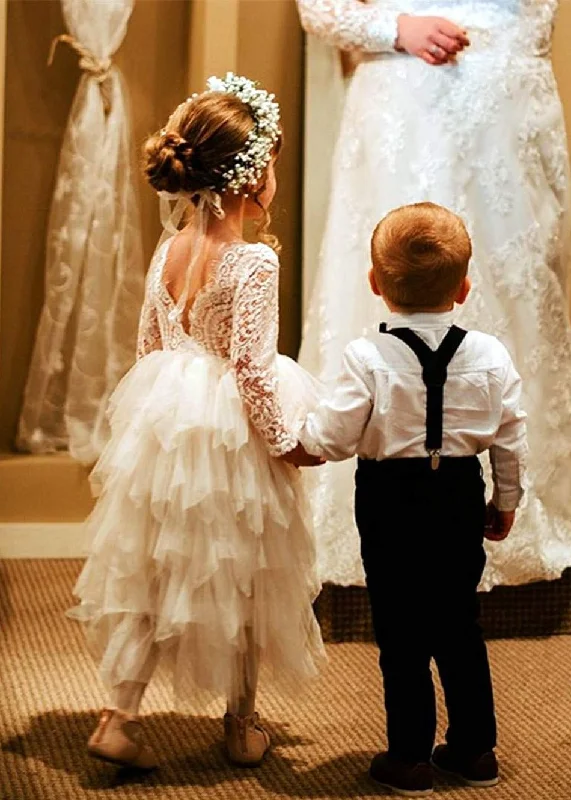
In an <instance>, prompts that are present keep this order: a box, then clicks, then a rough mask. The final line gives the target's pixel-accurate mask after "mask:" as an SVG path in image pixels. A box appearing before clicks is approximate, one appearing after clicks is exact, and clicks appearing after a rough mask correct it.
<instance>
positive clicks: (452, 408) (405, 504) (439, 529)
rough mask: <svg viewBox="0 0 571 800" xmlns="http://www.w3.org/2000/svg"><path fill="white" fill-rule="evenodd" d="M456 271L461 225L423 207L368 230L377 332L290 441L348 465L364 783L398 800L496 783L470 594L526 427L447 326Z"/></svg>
mask: <svg viewBox="0 0 571 800" xmlns="http://www.w3.org/2000/svg"><path fill="white" fill-rule="evenodd" d="M470 257H471V244H470V238H469V236H468V233H467V232H466V228H465V227H464V224H463V223H462V221H461V220H460V219H459V218H458V217H457V216H456V215H455V214H452V213H451V212H450V211H447V210H446V209H444V208H441V207H439V206H436V205H433V204H432V203H420V204H417V205H413V206H406V207H403V208H399V209H396V210H395V211H392V212H391V213H390V214H389V215H388V216H387V217H385V219H383V220H382V221H381V222H380V223H379V225H378V226H377V228H376V230H375V233H374V235H373V240H372V261H373V267H372V269H371V272H370V274H369V279H370V284H371V288H372V290H373V292H374V293H375V294H377V295H380V296H381V297H382V298H383V299H384V301H385V303H386V304H387V306H388V308H389V310H390V311H391V312H392V314H391V316H390V319H389V322H388V324H387V325H381V327H380V331H379V333H378V334H377V335H376V336H374V337H371V338H369V339H359V340H357V341H354V342H352V343H351V344H349V346H348V347H347V349H346V350H345V355H344V368H343V372H342V375H341V377H340V378H339V381H338V385H337V387H336V390H335V391H334V393H333V395H332V397H331V398H330V399H329V400H327V401H324V402H322V403H321V405H320V406H319V408H318V409H317V410H316V411H315V412H314V413H312V414H310V415H309V416H308V418H307V420H306V421H305V424H304V427H303V429H302V431H301V433H300V441H301V443H302V444H303V446H304V447H305V449H306V450H307V451H308V452H309V453H311V454H313V455H315V456H319V457H322V458H324V459H328V460H334V461H340V460H342V459H346V458H350V457H351V456H353V455H355V453H357V454H358V456H359V462H358V468H357V474H356V494H355V515H356V520H357V527H358V529H359V535H360V537H361V553H362V557H363V564H364V568H365V573H366V578H367V588H368V592H369V596H370V600H371V608H372V614H373V623H374V628H375V635H376V640H377V643H378V645H379V648H380V651H381V656H380V665H381V670H382V674H383V681H384V690H385V706H386V712H387V736H388V753H380V754H379V755H377V756H376V757H375V758H374V759H373V761H372V763H371V771H370V774H371V776H372V778H374V779H375V780H376V781H378V782H379V783H380V784H382V785H383V786H385V787H388V788H391V789H393V790H394V791H396V792H397V793H400V794H403V795H407V796H422V795H425V794H429V793H430V792H431V791H432V787H433V776H432V768H431V765H432V766H433V767H435V768H436V769H438V770H441V771H442V772H446V773H450V774H453V775H455V776H457V777H458V778H460V779H461V780H462V781H463V782H464V783H466V784H468V785H470V786H480V787H484V786H492V785H494V784H496V783H497V782H498V766H497V761H496V757H495V755H494V747H495V745H496V723H495V717H494V704H493V697H492V686H491V679H490V670H489V665H488V657H487V652H486V646H485V644H484V641H483V637H482V633H481V630H480V627H479V625H478V615H479V608H478V598H477V587H478V584H479V581H480V579H481V576H482V572H483V569H484V563H485V553H484V549H483V539H484V537H486V538H488V539H491V540H494V541H500V540H501V539H504V538H505V537H506V536H507V535H508V533H509V530H510V528H511V526H512V524H513V520H514V512H515V509H516V507H517V506H518V503H519V501H520V499H521V496H522V492H523V490H522V473H523V465H524V459H525V452H526V433H525V421H524V420H525V414H524V412H523V411H522V410H521V408H520V392H521V380H520V377H519V375H518V374H517V373H516V371H515V368H514V366H513V364H512V361H511V358H510V356H509V355H508V352H507V350H506V349H505V347H504V346H503V345H502V344H500V342H499V341H498V340H497V339H495V338H494V337H492V336H488V335H486V334H484V333H479V332H476V331H470V332H469V333H466V332H465V331H463V330H461V329H459V328H457V327H456V326H454V325H453V321H452V311H453V308H454V304H455V303H458V304H461V303H463V302H464V301H465V299H466V297H467V295H468V292H469V291H470V281H469V279H468V277H467V272H468V263H469V260H470ZM485 450H489V453H490V459H491V464H492V473H493V480H494V494H493V497H492V500H491V502H490V503H489V504H488V506H487V508H486V503H485V497H484V490H485V487H484V482H483V479H482V470H481V467H480V463H479V460H478V458H477V454H478V453H482V452H483V451H485ZM431 659H434V661H435V662H436V665H437V667H438V670H439V673H440V679H441V682H442V686H443V689H444V694H445V698H446V706H447V709H448V722H449V727H448V732H447V736H446V740H447V744H443V745H439V746H438V747H436V749H435V750H433V747H434V737H435V729H436V708H435V698H434V687H433V683H432V678H431V671H430V662H431Z"/></svg>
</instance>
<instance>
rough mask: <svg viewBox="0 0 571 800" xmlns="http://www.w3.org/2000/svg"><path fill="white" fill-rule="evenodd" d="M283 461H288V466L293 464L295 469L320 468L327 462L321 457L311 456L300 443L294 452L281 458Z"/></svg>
mask: <svg viewBox="0 0 571 800" xmlns="http://www.w3.org/2000/svg"><path fill="white" fill-rule="evenodd" d="M280 458H281V460H282V461H287V462H288V464H293V465H294V467H320V466H321V465H322V464H325V460H324V459H323V458H320V457H319V456H312V455H310V454H309V453H308V452H307V450H306V449H305V447H304V446H303V445H302V444H301V443H300V442H298V443H297V445H296V447H294V449H293V450H290V451H289V453H285V454H284V455H283V456H280Z"/></svg>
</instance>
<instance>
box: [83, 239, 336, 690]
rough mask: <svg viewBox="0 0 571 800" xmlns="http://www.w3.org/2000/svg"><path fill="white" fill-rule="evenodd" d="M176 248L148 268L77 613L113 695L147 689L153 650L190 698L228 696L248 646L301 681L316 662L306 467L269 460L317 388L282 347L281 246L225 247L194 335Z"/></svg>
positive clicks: (201, 299)
mask: <svg viewBox="0 0 571 800" xmlns="http://www.w3.org/2000/svg"><path fill="white" fill-rule="evenodd" d="M171 241H172V239H171V240H169V241H167V242H166V243H165V245H163V247H162V249H161V250H159V252H158V254H157V256H156V257H155V259H154V263H153V264H152V265H151V268H150V271H149V276H148V279H147V291H146V297H145V303H144V307H143V313H142V317H141V326H140V334H139V353H138V355H139V360H138V361H137V363H136V364H135V366H134V367H133V368H132V369H131V371H130V372H129V373H128V374H127V375H126V377H125V378H124V379H123V381H122V382H121V384H120V385H119V387H118V388H117V390H116V392H115V394H114V395H113V397H112V400H111V404H110V412H109V413H110V423H111V439H110V442H109V444H108V446H107V447H106V449H105V450H104V452H103V454H102V456H101V458H100V460H99V462H98V464H97V466H96V467H95V470H94V472H93V474H92V484H93V486H94V488H95V490H96V493H97V494H99V499H98V501H97V504H96V507H95V509H94V511H93V513H92V515H91V517H90V519H89V522H88V530H89V535H90V540H91V541H90V551H89V557H88V559H87V562H86V564H85V566H84V569H83V571H82V573H81V575H80V577H79V579H78V581H77V584H76V586H75V590H74V594H75V595H76V596H77V597H78V598H79V600H80V605H79V606H77V607H76V608H75V609H73V610H72V612H70V613H71V615H72V616H73V617H75V618H78V619H80V620H82V621H84V622H86V623H87V624H88V637H89V641H90V644H91V646H92V648H93V650H94V653H95V655H96V657H98V658H99V659H100V662H101V663H100V671H101V675H102V678H103V680H104V682H105V684H106V685H107V686H108V687H114V686H116V685H117V684H119V683H121V682H122V681H142V682H147V681H148V680H149V678H150V674H149V669H150V668H149V665H150V664H151V663H154V660H153V658H152V657H151V651H152V650H153V648H154V649H155V650H156V649H157V645H158V646H159V649H160V652H161V653H162V654H164V655H165V656H166V657H167V658H168V660H169V661H170V665H171V667H172V668H173V670H174V687H175V691H176V692H177V694H178V696H179V697H181V698H182V699H187V697H188V696H189V695H192V697H193V698H196V697H199V696H200V694H201V693H202V692H203V691H206V692H207V693H208V695H209V696H210V695H211V694H215V695H226V696H227V697H228V696H235V691H236V689H237V687H239V684H240V681H241V680H243V675H239V674H236V670H237V669H239V666H237V665H240V663H241V660H240V654H243V653H244V652H245V651H246V647H247V643H248V642H251V641H252V637H253V641H254V642H255V643H256V644H257V646H258V647H259V650H260V655H261V660H262V662H263V663H265V664H266V665H267V666H269V667H271V668H273V670H274V671H275V673H277V674H278V675H279V676H284V677H287V676H288V675H289V676H290V677H291V676H292V675H293V676H294V677H295V680H296V682H297V683H298V684H299V681H301V680H303V679H306V678H311V677H313V676H315V674H316V672H317V669H318V664H319V661H320V660H321V658H322V656H323V650H322V642H321V636H320V632H319V628H318V625H317V622H316V620H315V618H314V615H313V611H312V601H313V599H314V598H315V597H316V595H317V593H318V591H319V583H318V581H317V579H316V571H315V547H314V542H313V538H312V535H311V532H310V528H309V527H308V517H309V514H308V506H307V503H306V500H305V497H304V494H303V491H302V485H301V476H300V472H299V470H296V469H295V468H294V467H292V466H290V465H288V464H286V463H285V462H284V461H280V460H278V459H277V458H275V457H276V456H279V455H281V454H282V453H284V452H287V451H288V450H289V449H291V448H292V447H293V446H294V445H295V444H296V442H297V440H296V438H295V437H294V436H293V435H292V433H291V430H292V429H293V427H294V425H295V424H297V422H298V418H299V416H300V415H303V414H305V413H306V412H307V410H308V408H309V407H313V406H314V405H315V403H316V392H317V386H316V382H315V381H313V379H312V378H311V377H310V376H309V375H307V374H306V373H304V371H303V370H302V369H301V368H300V367H299V366H298V365H297V364H296V363H295V362H293V361H291V360H290V359H287V358H286V357H284V356H279V355H277V352H276V343H277V332H278V269H279V264H278V261H277V258H276V256H275V254H274V253H273V251H271V250H270V249H269V248H267V247H266V246H264V245H247V244H233V245H230V246H228V247H227V248H226V249H225V250H224V251H223V253H222V255H221V256H220V258H219V259H218V262H217V264H216V265H215V268H214V269H213V272H212V274H211V278H210V279H209V281H208V283H207V284H206V286H205V287H204V288H203V289H202V290H201V292H200V293H199V295H198V296H197V298H196V300H195V302H194V305H193V307H192V309H191V311H190V315H189V330H190V331H191V334H192V335H187V334H186V333H185V331H184V330H183V328H182V326H181V324H180V322H179V321H177V320H176V314H174V315H173V313H172V312H173V311H174V310H175V305H174V303H173V301H172V299H171V297H170V295H169V293H168V291H167V290H166V288H165V286H164V284H163V277H162V274H163V268H164V264H165V260H166V257H167V253H168V249H169V246H170V242H171ZM278 387H279V389H278Z"/></svg>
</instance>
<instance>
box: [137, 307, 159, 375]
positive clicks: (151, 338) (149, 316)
mask: <svg viewBox="0 0 571 800" xmlns="http://www.w3.org/2000/svg"><path fill="white" fill-rule="evenodd" d="M162 347H163V343H162V339H161V329H160V327H159V318H158V315H157V308H156V306H155V304H154V303H153V300H152V297H150V296H149V292H148V291H147V292H145V300H144V302H143V308H142V310H141V317H140V319H139V335H138V336H137V360H139V359H140V358H143V356H146V355H147V354H148V353H151V352H152V351H153V350H162Z"/></svg>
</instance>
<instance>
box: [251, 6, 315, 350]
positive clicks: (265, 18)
mask: <svg viewBox="0 0 571 800" xmlns="http://www.w3.org/2000/svg"><path fill="white" fill-rule="evenodd" d="M238 70H239V72H240V74H242V75H246V76H247V77H249V78H253V79H255V80H259V81H260V82H261V83H262V85H263V86H264V88H266V89H268V90H269V91H272V92H275V94H276V96H277V99H278V100H279V102H280V105H281V110H282V122H283V127H284V132H285V147H284V150H283V152H282V155H281V156H280V160H279V163H278V182H279V185H278V193H277V197H276V200H275V204H274V209H273V217H274V226H273V228H274V231H275V233H276V234H277V235H278V236H279V238H280V240H281V242H282V245H283V252H282V256H281V262H282V271H281V277H280V281H281V286H280V289H281V291H280V307H281V331H280V349H281V350H282V352H284V353H289V354H294V355H295V354H296V353H297V349H298V344H299V326H300V314H301V170H302V108H303V38H302V32H301V27H300V24H299V19H298V15H297V8H296V4H295V2H294V0H240V26H239V41H238Z"/></svg>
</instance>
